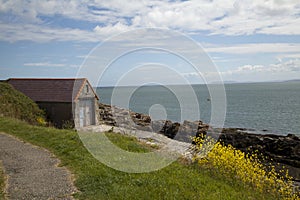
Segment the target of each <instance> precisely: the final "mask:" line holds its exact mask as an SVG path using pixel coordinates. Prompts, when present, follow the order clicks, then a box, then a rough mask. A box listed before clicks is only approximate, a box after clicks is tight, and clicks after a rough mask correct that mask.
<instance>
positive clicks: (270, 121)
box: [97, 82, 300, 135]
mask: <svg viewBox="0 0 300 200" xmlns="http://www.w3.org/2000/svg"><path fill="white" fill-rule="evenodd" d="M172 87H177V88H176V89H177V90H176V91H177V94H174V93H172V92H171V91H170V90H169V89H168V88H167V87H163V86H143V87H139V88H138V89H136V90H135V92H134V93H133V94H132V95H130V94H129V91H130V90H131V89H132V88H130V87H121V88H118V90H117V91H118V93H119V94H120V96H121V97H122V95H123V96H124V97H126V96H129V97H130V98H129V99H130V100H129V106H128V107H129V109H131V110H133V111H135V112H141V113H145V114H149V110H150V108H151V106H153V105H155V104H160V105H162V106H163V107H164V108H165V109H166V114H167V118H168V119H170V120H172V121H183V120H185V119H186V120H197V119H199V118H200V119H201V120H202V121H204V122H206V123H209V122H210V117H211V114H210V113H211V100H210V95H209V92H208V89H207V87H206V86H205V85H193V89H194V91H195V92H194V94H196V96H197V99H196V100H197V102H198V104H199V109H200V116H199V115H196V116H195V115H193V110H192V109H193V108H192V107H193V106H191V108H189V107H188V106H184V107H185V108H184V109H186V111H188V112H190V113H191V115H190V116H188V117H185V119H181V113H182V112H183V111H182V110H181V109H182V108H181V106H180V103H179V100H178V98H177V97H176V96H180V95H183V96H185V97H189V95H191V93H190V92H188V90H187V86H172ZM225 89H226V100H227V108H226V110H227V112H226V119H225V127H235V128H237V127H239V128H247V129H250V130H253V131H254V132H258V133H265V134H267V133H274V134H284V135H285V134H288V133H294V134H297V135H300V82H280V83H243V84H226V85H225ZM113 90H114V88H112V87H104V88H97V93H98V95H99V96H100V102H103V103H106V104H111V96H112V92H113ZM115 91H116V90H115ZM178 93H180V94H178ZM186 99H189V98H186ZM190 99H193V97H192V95H191V97H190ZM186 101H187V102H185V104H187V105H188V104H189V100H186ZM191 102H193V101H191ZM128 107H127V108H128ZM189 109H191V110H189Z"/></svg>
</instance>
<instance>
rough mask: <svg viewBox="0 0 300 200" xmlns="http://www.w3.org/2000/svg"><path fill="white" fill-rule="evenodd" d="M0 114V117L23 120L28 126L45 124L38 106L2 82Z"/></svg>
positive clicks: (0, 85)
mask: <svg viewBox="0 0 300 200" xmlns="http://www.w3.org/2000/svg"><path fill="white" fill-rule="evenodd" d="M0 113H1V115H2V116H5V117H12V118H16V119H20V120H24V121H26V122H28V123H30V124H35V125H45V124H46V122H45V117H44V112H43V111H42V110H41V109H40V108H39V107H38V105H37V104H36V103H35V102H34V101H32V100H31V99H30V98H29V97H27V96H25V95H24V94H23V93H21V92H19V91H17V90H15V89H14V88H13V87H12V86H11V85H9V84H8V83H4V82H0Z"/></svg>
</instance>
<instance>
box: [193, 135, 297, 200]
mask: <svg viewBox="0 0 300 200" xmlns="http://www.w3.org/2000/svg"><path fill="white" fill-rule="evenodd" d="M193 140H194V142H195V143H196V154H195V156H194V159H195V160H196V161H197V162H198V164H199V165H200V166H202V167H206V168H213V169H215V170H216V171H217V172H219V173H222V174H223V175H224V176H226V177H227V178H229V179H235V180H240V181H241V182H243V183H244V184H247V185H251V186H252V187H254V188H256V189H258V190H259V191H260V192H267V193H271V194H274V195H275V196H277V197H279V198H281V199H287V200H292V199H299V195H297V194H296V193H294V191H293V188H294V187H293V182H292V177H290V176H289V175H288V171H287V170H281V173H280V174H279V173H277V172H276V171H275V166H273V165H268V166H266V165H264V164H263V163H262V162H261V160H260V159H258V154H257V153H252V154H246V153H244V152H242V151H240V150H237V149H235V148H234V147H232V146H231V145H228V146H224V145H222V144H221V143H220V142H216V141H215V140H214V139H212V138H209V137H207V138H206V139H205V140H204V137H197V138H194V139H193ZM203 155H205V156H203Z"/></svg>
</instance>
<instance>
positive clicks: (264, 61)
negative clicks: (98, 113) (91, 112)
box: [0, 0, 300, 86]
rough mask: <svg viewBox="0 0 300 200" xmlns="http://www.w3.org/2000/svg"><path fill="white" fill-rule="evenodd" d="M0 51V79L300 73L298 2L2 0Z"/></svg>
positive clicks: (111, 81) (133, 79)
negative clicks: (195, 60)
mask: <svg viewBox="0 0 300 200" xmlns="http://www.w3.org/2000/svg"><path fill="white" fill-rule="evenodd" d="M190 42H192V43H193V44H195V45H193V44H192V43H190ZM0 52H1V53H0V79H7V78H16V77H19V78H20V77H22V78H23V77H25V78H32V77H34V78H38V77H42V78H70V77H80V76H86V77H87V78H89V79H92V81H91V82H92V83H93V85H95V84H96V85H100V86H108V85H116V84H117V83H118V84H124V85H131V84H133V85H134V84H145V83H148V82H156V81H159V80H161V82H162V83H163V84H167V83H170V84H173V83H174V84H176V83H178V80H179V79H180V80H181V79H184V80H185V81H188V82H189V83H202V82H214V81H219V80H223V81H236V82H261V81H280V80H290V79H300V3H299V1H298V0H239V1H233V0H197V1H196V0H195V1H176V0H172V1H171V0H170V1H157V0H147V1H142V0H141V1H140V0H127V1H126V0H110V1H106V0H83V1H75V0H58V1H53V0H40V1H38V0H37V1H27V0H11V1H7V0H0ZM126 52H127V53H126ZM128 52H129V53H128ZM185 53H186V54H185ZM205 56H206V57H205ZM94 58H97V59H94ZM207 58H209V59H210V60H211V62H212V63H209V61H208V60H207ZM193 59H198V61H197V62H193V61H194V60H193ZM201 59H202V60H201ZM93 63H94V64H93ZM206 64H207V65H209V67H210V69H211V70H209V69H208V68H207V66H206ZM194 65H195V66H196V67H195V66H194ZM205 67H206V68H207V69H206V68H205ZM204 68H205V69H204ZM176 77H177V78H176ZM212 77H219V78H212ZM99 80H100V81H99ZM180 83H181V82H180Z"/></svg>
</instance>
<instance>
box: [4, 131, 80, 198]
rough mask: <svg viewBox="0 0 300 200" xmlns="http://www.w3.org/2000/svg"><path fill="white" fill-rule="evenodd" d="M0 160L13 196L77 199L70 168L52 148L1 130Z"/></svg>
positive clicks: (8, 192)
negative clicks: (60, 163) (60, 165)
mask: <svg viewBox="0 0 300 200" xmlns="http://www.w3.org/2000/svg"><path fill="white" fill-rule="evenodd" d="M0 160H2V164H3V166H4V171H5V174H6V175H7V176H8V185H7V190H6V192H7V196H8V198H9V199H74V198H73V197H72V196H71V194H72V193H74V192H75V191H76V188H75V187H74V185H73V183H72V178H71V174H70V172H69V171H68V170H67V169H66V168H64V167H57V165H58V164H59V162H60V161H59V160H58V159H57V158H55V157H54V155H53V154H51V153H50V152H49V151H47V150H45V149H42V148H40V147H36V146H33V145H31V144H29V143H24V142H22V141H20V140H18V139H16V138H14V137H12V136H10V135H7V134H4V133H0Z"/></svg>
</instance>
